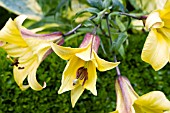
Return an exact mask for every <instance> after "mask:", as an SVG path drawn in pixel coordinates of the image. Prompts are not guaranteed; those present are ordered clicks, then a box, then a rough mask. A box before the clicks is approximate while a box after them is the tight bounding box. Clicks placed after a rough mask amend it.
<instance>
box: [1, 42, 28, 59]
mask: <svg viewBox="0 0 170 113" xmlns="http://www.w3.org/2000/svg"><path fill="white" fill-rule="evenodd" d="M2 48H4V50H6V52H7V53H8V55H10V56H12V57H21V56H23V55H24V54H25V53H26V52H28V51H29V50H28V48H26V47H19V46H18V45H15V44H5V45H4V46H2Z"/></svg>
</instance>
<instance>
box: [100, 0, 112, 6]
mask: <svg viewBox="0 0 170 113" xmlns="http://www.w3.org/2000/svg"><path fill="white" fill-rule="evenodd" d="M111 2H112V1H111V0H104V1H103V4H102V6H103V8H108V7H109V6H110V5H111Z"/></svg>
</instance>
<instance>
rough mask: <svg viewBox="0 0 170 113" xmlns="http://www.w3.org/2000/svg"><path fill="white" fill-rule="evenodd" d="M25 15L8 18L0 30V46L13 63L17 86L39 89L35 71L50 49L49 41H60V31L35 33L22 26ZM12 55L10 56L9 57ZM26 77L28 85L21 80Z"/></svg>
mask: <svg viewBox="0 0 170 113" xmlns="http://www.w3.org/2000/svg"><path fill="white" fill-rule="evenodd" d="M25 19H26V16H24V15H21V16H18V17H17V18H15V20H14V21H13V20H12V19H9V20H8V21H7V23H6V25H5V26H4V27H3V28H2V29H1V31H0V41H1V43H2V44H1V47H2V48H3V49H4V50H5V51H6V52H7V54H8V58H9V59H11V60H12V62H13V64H12V65H14V68H13V73H14V79H15V81H16V83H17V84H18V86H19V87H20V88H21V89H22V90H25V89H27V88H28V87H31V88H32V89H34V90H41V89H42V88H44V87H45V84H44V86H41V85H40V84H39V83H38V82H37V80H36V71H37V68H38V66H39V65H40V63H41V62H42V61H43V59H44V58H45V57H46V56H47V55H48V54H49V53H50V52H51V51H52V50H51V46H50V43H52V42H54V41H55V42H57V41H61V39H62V38H61V37H62V34H61V33H60V32H56V33H51V34H35V33H34V32H32V31H30V30H28V29H26V28H24V27H23V26H22V23H23V21H24V20H25ZM11 57H12V58H11ZM27 77H28V85H23V81H24V80H25V78H27Z"/></svg>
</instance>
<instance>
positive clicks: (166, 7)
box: [164, 0, 170, 9]
mask: <svg viewBox="0 0 170 113" xmlns="http://www.w3.org/2000/svg"><path fill="white" fill-rule="evenodd" d="M169 7H170V0H166V3H165V6H164V8H165V9H168V8H169Z"/></svg>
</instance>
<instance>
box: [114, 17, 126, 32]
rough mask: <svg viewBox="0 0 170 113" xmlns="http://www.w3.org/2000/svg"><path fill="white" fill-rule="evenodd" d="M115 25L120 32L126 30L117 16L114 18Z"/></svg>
mask: <svg viewBox="0 0 170 113" xmlns="http://www.w3.org/2000/svg"><path fill="white" fill-rule="evenodd" d="M116 23H117V25H118V27H119V29H120V31H121V32H123V31H125V30H126V27H125V25H124V24H123V23H122V22H121V20H120V19H119V17H118V16H116Z"/></svg>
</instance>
